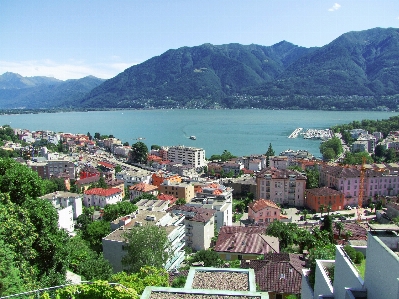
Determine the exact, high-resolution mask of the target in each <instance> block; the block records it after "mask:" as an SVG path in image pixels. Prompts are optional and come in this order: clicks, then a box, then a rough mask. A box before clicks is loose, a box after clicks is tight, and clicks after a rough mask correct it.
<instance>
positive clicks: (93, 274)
mask: <svg viewBox="0 0 399 299" xmlns="http://www.w3.org/2000/svg"><path fill="white" fill-rule="evenodd" d="M68 247H69V252H70V255H69V259H70V269H71V270H72V271H73V272H74V273H77V274H79V275H81V276H83V279H84V280H108V279H110V277H111V275H112V267H111V265H110V263H109V262H108V261H107V260H106V259H104V257H103V255H102V254H97V253H96V252H94V251H93V250H91V249H90V247H89V245H88V244H87V242H86V241H84V240H83V239H82V238H81V237H80V236H79V235H78V236H75V237H73V238H70V239H69V242H68Z"/></svg>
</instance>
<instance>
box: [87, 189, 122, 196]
mask: <svg viewBox="0 0 399 299" xmlns="http://www.w3.org/2000/svg"><path fill="white" fill-rule="evenodd" d="M121 192H122V191H121V189H119V188H110V189H103V188H93V189H89V190H86V191H85V192H84V193H85V194H86V195H99V196H111V195H114V194H117V193H121Z"/></svg>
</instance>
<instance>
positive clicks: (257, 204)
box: [249, 199, 280, 212]
mask: <svg viewBox="0 0 399 299" xmlns="http://www.w3.org/2000/svg"><path fill="white" fill-rule="evenodd" d="M249 207H250V208H251V209H252V210H253V211H254V212H259V211H260V210H263V209H265V208H275V209H280V208H279V207H278V205H276V204H275V203H274V202H272V201H271V200H268V199H258V200H256V201H253V202H251V203H250V204H249Z"/></svg>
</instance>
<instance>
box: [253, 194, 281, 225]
mask: <svg viewBox="0 0 399 299" xmlns="http://www.w3.org/2000/svg"><path fill="white" fill-rule="evenodd" d="M248 219H249V220H250V221H251V222H253V223H257V224H263V223H269V222H273V221H274V220H280V208H279V207H278V206H277V205H276V204H275V203H274V202H272V201H271V200H266V199H258V200H256V201H254V202H251V203H250V204H249V206H248Z"/></svg>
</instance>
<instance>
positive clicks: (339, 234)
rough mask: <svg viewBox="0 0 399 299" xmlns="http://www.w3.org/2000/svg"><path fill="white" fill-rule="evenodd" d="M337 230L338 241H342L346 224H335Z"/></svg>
mask: <svg viewBox="0 0 399 299" xmlns="http://www.w3.org/2000/svg"><path fill="white" fill-rule="evenodd" d="M335 229H336V230H337V231H338V239H341V232H342V230H343V229H344V224H343V223H342V222H335Z"/></svg>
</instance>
